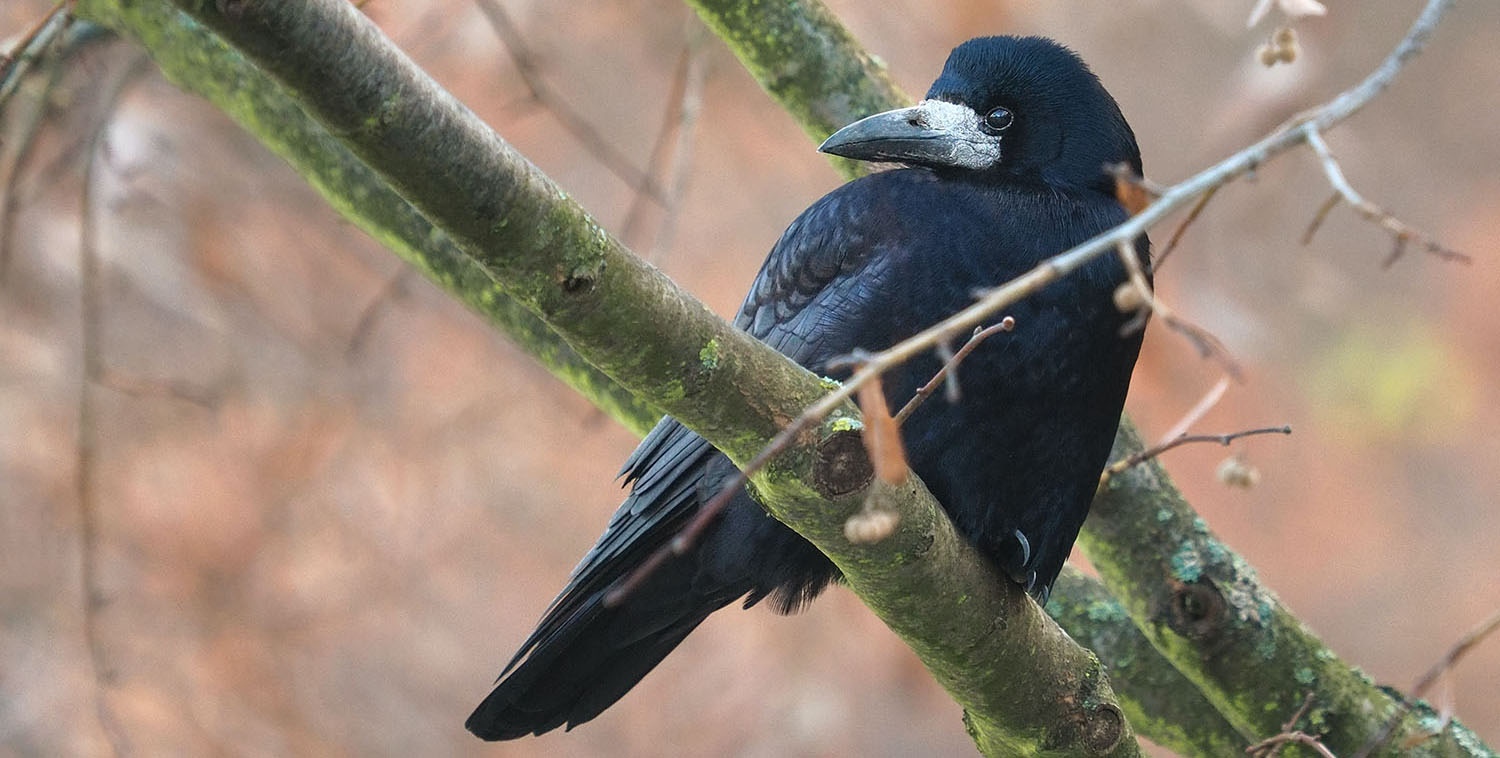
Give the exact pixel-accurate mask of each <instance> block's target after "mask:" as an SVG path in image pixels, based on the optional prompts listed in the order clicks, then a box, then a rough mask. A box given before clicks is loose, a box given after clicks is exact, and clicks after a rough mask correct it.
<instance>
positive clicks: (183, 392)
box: [94, 366, 220, 410]
mask: <svg viewBox="0 0 1500 758" xmlns="http://www.w3.org/2000/svg"><path fill="white" fill-rule="evenodd" d="M94 382H95V384H96V385H97V386H99V387H105V388H108V389H111V390H114V391H115V392H119V393H121V394H124V395H129V396H131V397H160V398H167V399H170V400H181V401H182V402H185V403H191V404H193V405H196V406H198V407H199V408H204V409H207V410H212V409H214V408H217V407H218V405H219V398H220V393H219V391H218V390H216V389H214V388H211V387H203V386H201V385H198V384H194V383H192V382H188V381H184V380H181V379H147V378H144V377H139V376H132V375H129V374H123V373H120V372H119V371H115V370H114V369H111V368H109V367H108V366H100V367H99V375H98V376H96V377H94Z"/></svg>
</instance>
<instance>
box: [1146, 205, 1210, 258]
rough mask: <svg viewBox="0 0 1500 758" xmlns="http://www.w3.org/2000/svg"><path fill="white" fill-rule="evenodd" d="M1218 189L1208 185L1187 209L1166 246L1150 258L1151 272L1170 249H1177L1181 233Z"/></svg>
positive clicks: (1183, 232)
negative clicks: (1191, 206) (1185, 215)
mask: <svg viewBox="0 0 1500 758" xmlns="http://www.w3.org/2000/svg"><path fill="white" fill-rule="evenodd" d="M1218 191H1219V188H1218V187H1210V188H1209V189H1208V191H1207V192H1204V193H1203V196H1202V197H1200V198H1198V202H1196V203H1193V208H1192V210H1190V211H1188V215H1187V217H1186V218H1184V219H1183V220H1182V223H1180V224H1178V225H1177V228H1176V229H1175V230H1173V231H1172V238H1171V239H1169V240H1167V245H1166V247H1163V248H1162V249H1161V252H1159V253H1157V254H1156V255H1155V256H1154V257H1153V258H1152V260H1151V265H1150V269H1151V272H1152V273H1153V274H1154V273H1156V272H1157V271H1160V270H1161V264H1163V263H1165V262H1166V260H1167V256H1169V255H1171V254H1172V251H1173V250H1176V249H1177V243H1179V242H1181V241H1182V235H1183V234H1185V233H1187V230H1188V227H1189V226H1192V225H1193V222H1194V221H1197V220H1198V216H1199V214H1201V213H1203V208H1204V207H1205V206H1207V205H1208V201H1210V200H1212V199H1214V194H1215V193H1217V192H1218Z"/></svg>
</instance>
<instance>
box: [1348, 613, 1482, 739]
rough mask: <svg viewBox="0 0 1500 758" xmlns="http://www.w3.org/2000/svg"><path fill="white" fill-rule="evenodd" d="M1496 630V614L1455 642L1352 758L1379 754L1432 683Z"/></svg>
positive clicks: (1413, 686)
mask: <svg viewBox="0 0 1500 758" xmlns="http://www.w3.org/2000/svg"><path fill="white" fill-rule="evenodd" d="M1496 629H1500V611H1496V612H1495V613H1494V614H1493V615H1491V616H1490V617H1489V618H1487V619H1485V620H1483V621H1481V622H1479V624H1478V625H1477V626H1475V627H1474V628H1473V629H1470V630H1469V631H1468V633H1466V634H1464V636H1463V637H1461V638H1460V639H1459V640H1458V642H1456V643H1454V645H1453V647H1451V648H1449V649H1448V652H1447V653H1446V654H1444V655H1443V657H1442V658H1441V659H1439V660H1438V662H1437V663H1434V664H1433V665H1432V668H1430V669H1428V670H1427V673H1425V674H1423V675H1422V678H1421V679H1418V680H1417V683H1416V684H1415V685H1412V688H1411V692H1410V693H1408V694H1407V696H1406V697H1404V698H1401V699H1400V701H1399V704H1398V705H1397V706H1396V712H1395V713H1394V714H1392V715H1391V718H1390V720H1388V721H1386V722H1385V727H1384V728H1382V729H1381V730H1380V733H1379V734H1377V735H1375V738H1374V739H1372V740H1370V743H1369V744H1368V745H1365V746H1364V748H1363V749H1361V750H1360V751H1359V753H1357V754H1356V755H1355V756H1354V758H1368V756H1370V755H1371V754H1372V753H1374V752H1375V751H1376V750H1379V749H1380V746H1381V745H1384V744H1385V743H1386V741H1387V740H1389V739H1390V738H1391V735H1392V734H1395V732H1396V726H1397V725H1398V724H1400V723H1401V720H1402V719H1403V718H1405V717H1406V714H1407V713H1409V712H1410V711H1411V708H1412V703H1413V702H1414V701H1416V700H1418V699H1420V698H1421V697H1422V696H1423V695H1426V694H1427V690H1428V689H1429V688H1430V687H1432V685H1433V683H1434V682H1436V681H1437V680H1438V678H1439V677H1441V676H1442V675H1443V674H1444V673H1445V672H1447V671H1448V670H1449V669H1451V668H1453V667H1454V666H1455V665H1456V664H1457V663H1458V660H1459V659H1460V658H1462V657H1464V655H1465V654H1467V653H1468V652H1469V651H1470V650H1473V649H1474V646H1476V645H1478V644H1479V643H1480V642H1483V641H1484V639H1485V638H1486V637H1488V636H1489V635H1490V634H1492V633H1494V631H1495V630H1496Z"/></svg>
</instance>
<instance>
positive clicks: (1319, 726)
mask: <svg viewBox="0 0 1500 758" xmlns="http://www.w3.org/2000/svg"><path fill="white" fill-rule="evenodd" d="M1144 447H1145V445H1144V444H1143V443H1142V441H1141V439H1140V437H1139V435H1138V434H1137V433H1136V430H1135V427H1134V426H1133V425H1132V424H1130V423H1128V422H1127V423H1123V424H1121V425H1120V432H1119V435H1118V437H1117V438H1116V440H1115V451H1114V455H1113V457H1115V458H1128V457H1129V456H1131V455H1134V454H1136V453H1137V452H1139V451H1141V450H1143V449H1144ZM1079 544H1080V545H1081V546H1082V547H1083V549H1084V552H1085V554H1086V555H1088V557H1089V561H1090V562H1092V563H1093V564H1094V566H1095V567H1096V568H1097V569H1098V570H1099V573H1100V575H1101V576H1102V577H1103V578H1104V580H1105V584H1106V585H1109V586H1111V587H1122V588H1128V591H1126V592H1120V593H1117V596H1118V597H1119V598H1120V599H1121V602H1122V605H1123V606H1124V607H1125V609H1126V610H1127V611H1128V612H1129V613H1130V616H1131V617H1132V618H1134V619H1135V620H1136V622H1137V624H1138V625H1140V627H1141V629H1142V631H1144V632H1145V634H1146V637H1147V638H1149V639H1150V640H1151V643H1152V644H1153V645H1155V646H1156V647H1157V648H1158V649H1159V650H1162V651H1163V652H1164V653H1165V654H1166V656H1167V657H1168V658H1169V659H1170V660H1171V661H1172V662H1173V663H1175V664H1176V665H1177V667H1178V668H1179V669H1180V670H1181V671H1182V673H1183V674H1185V675H1186V676H1187V678H1188V679H1189V680H1191V681H1192V682H1194V683H1195V684H1196V685H1197V686H1198V688H1199V689H1200V690H1201V691H1202V692H1203V693H1204V694H1205V695H1206V696H1207V697H1208V699H1209V700H1210V701H1211V702H1213V703H1214V704H1215V706H1216V707H1217V708H1218V710H1219V712H1220V713H1222V714H1224V716H1225V717H1226V718H1227V719H1228V720H1229V721H1230V722H1231V723H1233V724H1234V725H1235V727H1236V728H1237V729H1238V730H1239V731H1241V732H1242V733H1247V734H1257V735H1272V734H1278V733H1281V732H1284V731H1286V730H1284V729H1283V728H1282V724H1281V719H1282V718H1284V714H1287V713H1291V712H1292V711H1293V710H1294V709H1295V708H1296V707H1297V705H1298V703H1300V702H1301V701H1302V699H1303V697H1304V696H1305V694H1306V693H1308V692H1311V693H1313V698H1314V700H1313V703H1314V705H1313V708H1312V709H1311V711H1310V712H1309V714H1308V717H1307V718H1308V724H1309V727H1308V728H1307V729H1306V730H1305V731H1309V732H1311V733H1315V734H1317V735H1318V736H1319V737H1320V739H1321V741H1322V742H1323V744H1325V745H1327V746H1328V747H1329V748H1330V749H1332V750H1333V751H1334V753H1336V754H1340V755H1353V754H1354V752H1355V751H1356V750H1358V749H1359V748H1360V747H1361V746H1363V745H1365V744H1366V743H1367V742H1368V741H1369V740H1370V739H1371V737H1372V736H1374V735H1375V734H1377V733H1378V732H1379V731H1380V730H1381V729H1382V728H1383V727H1384V726H1385V724H1386V722H1387V721H1388V720H1389V719H1390V718H1391V716H1392V715H1394V714H1396V713H1398V712H1400V709H1402V708H1405V707H1408V706H1406V705H1403V704H1402V703H1400V702H1398V701H1397V700H1396V699H1395V698H1393V697H1392V696H1391V695H1390V694H1388V692H1387V691H1386V690H1384V689H1382V688H1379V687H1376V686H1375V684H1374V683H1373V682H1371V681H1370V680H1369V679H1368V678H1366V677H1365V676H1364V675H1363V674H1361V673H1360V672H1358V671H1357V670H1355V669H1353V668H1351V667H1350V666H1349V665H1348V664H1346V663H1344V662H1343V661H1341V660H1339V658H1338V656H1337V655H1335V654H1334V652H1333V651H1332V650H1329V649H1328V647H1327V646H1326V645H1324V644H1323V642H1322V641H1321V640H1319V639H1318V638H1317V637H1316V636H1315V635H1314V634H1313V633H1312V632H1311V631H1309V630H1308V629H1307V628H1306V627H1305V626H1303V625H1302V622H1300V621H1298V620H1297V618H1296V616H1294V615H1293V614H1292V612H1291V611H1290V610H1288V609H1287V608H1286V607H1285V606H1283V605H1282V604H1281V601H1280V600H1279V599H1278V598H1277V597H1276V595H1275V593H1273V592H1272V591H1271V590H1270V589H1269V588H1267V587H1265V586H1264V585H1262V584H1261V583H1260V580H1259V579H1258V578H1257V576H1256V574H1255V570H1254V569H1253V568H1251V567H1250V565H1249V564H1248V563H1247V562H1246V561H1245V560H1244V559H1243V558H1241V557H1240V556H1238V555H1236V554H1235V553H1234V552H1233V551H1232V550H1230V549H1229V547H1228V546H1226V545H1225V544H1224V543H1223V542H1221V541H1220V540H1219V539H1218V537H1217V536H1216V535H1214V533H1213V532H1212V531H1210V530H1209V528H1208V525H1207V524H1206V523H1204V521H1203V519H1201V518H1199V517H1198V515H1197V513H1195V512H1194V511H1193V509H1192V507H1191V506H1190V505H1189V504H1188V503H1187V501H1186V500H1185V499H1184V498H1183V497H1182V493H1181V492H1179V491H1178V490H1177V488H1176V487H1175V486H1173V484H1172V481H1171V479H1170V478H1169V477H1168V476H1167V473H1166V470H1165V469H1163V468H1162V466H1161V464H1160V463H1159V462H1158V461H1156V460H1154V459H1153V460H1147V461H1145V462H1144V463H1142V464H1141V465H1138V466H1134V467H1131V468H1129V469H1126V470H1125V471H1122V472H1120V473H1117V474H1115V475H1114V476H1112V477H1110V479H1109V482H1108V483H1107V484H1105V486H1103V487H1102V488H1100V491H1099V495H1098V497H1097V498H1096V499H1095V501H1094V509H1093V511H1092V512H1091V513H1090V515H1089V521H1088V525H1087V528H1086V529H1085V530H1084V533H1083V536H1082V537H1081V538H1080V541H1079ZM1412 708H1413V710H1412V712H1411V713H1410V714H1409V715H1408V716H1407V717H1406V718H1405V719H1404V720H1403V721H1402V722H1401V723H1400V725H1399V727H1398V728H1397V729H1396V730H1395V732H1396V734H1397V735H1398V736H1399V737H1398V739H1396V740H1395V741H1394V742H1395V743H1397V744H1399V743H1401V742H1402V738H1405V737H1409V736H1413V735H1419V734H1427V733H1428V732H1429V731H1430V725H1432V724H1435V723H1438V722H1437V720H1436V717H1435V716H1434V714H1433V713H1432V710H1431V709H1430V708H1428V707H1427V706H1426V705H1425V704H1422V703H1418V704H1415V705H1414V706H1412ZM1403 754H1404V755H1466V756H1493V755H1494V753H1493V752H1492V751H1490V750H1489V748H1487V747H1485V746H1484V745H1483V744H1482V743H1481V742H1480V741H1479V739H1478V738H1477V737H1475V736H1474V734H1473V733H1472V732H1470V731H1468V729H1466V728H1465V727H1463V726H1462V725H1461V724H1458V723H1457V722H1450V723H1449V724H1448V727H1447V729H1446V730H1445V731H1444V734H1443V736H1442V738H1441V739H1434V740H1431V741H1428V742H1426V743H1423V745H1422V746H1421V747H1419V748H1417V749H1415V750H1414V751H1413V752H1409V753H1403Z"/></svg>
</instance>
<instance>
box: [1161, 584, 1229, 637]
mask: <svg viewBox="0 0 1500 758" xmlns="http://www.w3.org/2000/svg"><path fill="white" fill-rule="evenodd" d="M1227 609H1228V604H1227V603H1225V602H1224V596H1223V595H1222V594H1220V593H1219V588H1218V587H1215V586H1214V585H1213V584H1212V583H1210V582H1206V581H1197V582H1173V583H1172V593H1171V595H1169V596H1168V598H1167V608H1166V614H1165V615H1166V621H1167V626H1168V627H1169V628H1170V629H1171V630H1172V631H1174V632H1176V633H1178V634H1180V635H1182V636H1184V637H1187V638H1188V639H1191V640H1195V641H1198V642H1211V641H1213V640H1215V639H1217V638H1218V637H1219V636H1220V635H1221V634H1223V632H1224V619H1225V614H1226V612H1227Z"/></svg>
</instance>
